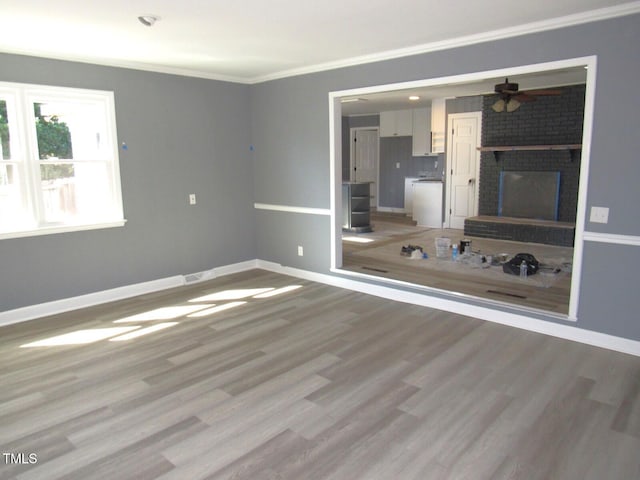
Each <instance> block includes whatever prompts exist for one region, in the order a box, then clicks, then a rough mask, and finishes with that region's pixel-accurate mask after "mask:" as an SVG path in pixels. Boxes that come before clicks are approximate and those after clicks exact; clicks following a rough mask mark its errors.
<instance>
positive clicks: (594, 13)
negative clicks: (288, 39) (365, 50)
mask: <svg viewBox="0 0 640 480" xmlns="http://www.w3.org/2000/svg"><path fill="white" fill-rule="evenodd" d="M636 13H640V1H634V2H630V3H625V4H623V5H616V6H613V7H606V8H600V9H596V10H590V11H587V12H582V13H576V14H573V15H566V16H564V17H558V18H552V19H549V20H541V21H538V22H531V23H525V24H523V25H517V26H514V27H509V28H502V29H498V30H492V31H489V32H483V33H478V34H474V35H465V36H462V37H456V38H451V39H447V40H442V41H438V42H431V43H425V44H422V45H416V46H413V47H408V48H401V49H396V50H388V51H385V52H380V53H375V54H371V55H363V56H359V57H352V58H347V59H343V60H337V61H334V62H326V63H320V64H316V65H312V66H309V67H301V68H294V69H290V70H283V71H281V72H277V73H274V74H270V75H263V76H260V77H255V78H253V79H251V80H249V81H248V82H247V83H250V84H256V83H262V82H267V81H271V80H278V79H281V78H287V77H293V76H297V75H307V74H310V73H318V72H323V71H326V70H334V69H337V68H345V67H353V66H356V65H363V64H366V63H373V62H380V61H384V60H393V59H395V58H402V57H409V56H411V55H419V54H423V53H429V52H437V51H440V50H448V49H451V48H458V47H466V46H469V45H474V44H477V43H483V42H491V41H495V40H503V39H506V38H511V37H517V36H521V35H527V34H531V33H538V32H544V31H547V30H555V29H558V28H565V27H571V26H574V25H581V24H584V23H590V22H597V21H600V20H607V19H610V18H616V17H624V16H627V15H633V14H636Z"/></svg>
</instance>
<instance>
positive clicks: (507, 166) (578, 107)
mask: <svg viewBox="0 0 640 480" xmlns="http://www.w3.org/2000/svg"><path fill="white" fill-rule="evenodd" d="M559 90H561V91H562V92H563V93H562V94H561V95H558V96H548V97H544V96H541V97H538V98H537V100H536V101H534V102H529V103H523V104H522V105H521V106H520V108H519V109H518V110H516V111H514V112H506V111H503V112H495V111H493V109H492V108H491V106H492V105H493V104H494V102H495V101H496V100H497V99H498V97H497V96H495V95H489V96H486V97H485V98H484V106H483V110H482V145H483V146H496V145H497V146H504V145H542V144H547V145H549V144H556V145H559V144H581V143H582V126H583V121H584V95H585V86H584V85H574V86H570V87H563V88H561V89H559ZM580 159H581V153H580V150H574V151H567V150H565V151H548V150H543V151H531V150H518V151H513V152H498V153H497V154H494V153H492V152H482V154H481V159H480V181H479V188H480V205H479V208H478V212H479V214H480V215H498V204H499V190H500V172H503V171H557V172H560V192H559V193H560V195H559V201H558V220H559V221H561V222H575V221H576V208H577V206H578V185H579V179H580Z"/></svg>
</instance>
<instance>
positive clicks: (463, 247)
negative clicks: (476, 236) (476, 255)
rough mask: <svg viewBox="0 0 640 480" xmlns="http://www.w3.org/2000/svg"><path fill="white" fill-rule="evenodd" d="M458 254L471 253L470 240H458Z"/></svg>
mask: <svg viewBox="0 0 640 480" xmlns="http://www.w3.org/2000/svg"><path fill="white" fill-rule="evenodd" d="M460 253H471V240H468V239H466V238H465V239H462V240H460Z"/></svg>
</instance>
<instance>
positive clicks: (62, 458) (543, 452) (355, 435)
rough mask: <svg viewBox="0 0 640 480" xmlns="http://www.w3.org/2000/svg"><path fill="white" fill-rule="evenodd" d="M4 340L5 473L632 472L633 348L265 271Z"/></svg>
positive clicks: (47, 324) (636, 410)
mask: <svg viewBox="0 0 640 480" xmlns="http://www.w3.org/2000/svg"><path fill="white" fill-rule="evenodd" d="M289 285H300V286H301V287H300V288H298V289H296V290H292V291H286V292H283V293H281V294H279V295H275V296H271V297H262V298H260V297H259V296H257V295H258V294H259V293H260V291H257V290H256V291H249V290H247V289H263V288H272V289H279V288H282V287H286V286H289ZM276 293H277V292H276ZM207 295H208V296H209V298H202V297H203V296H207ZM232 302H246V303H242V304H236V303H232ZM205 305H216V306H215V307H207V308H214V309H215V308H218V310H210V311H208V312H207V311H205V312H204V314H203V315H202V316H192V317H189V316H185V314H187V311H186V310H185V309H184V307H187V309H189V310H194V309H198V308H199V309H200V312H202V309H203V308H205ZM229 305H232V306H233V307H229ZM221 306H227V309H226V310H222V309H220V308H219V307H221ZM168 307H183V310H174V311H173V312H172V311H169V310H167V308H168ZM159 309H162V310H159ZM145 312H147V315H142V316H141V315H140V314H143V313H145ZM149 312H151V313H149ZM172 314H173V315H178V316H177V317H175V318H170V317H171V316H172ZM194 314H198V312H191V313H190V314H189V315H194ZM132 316H136V317H133V318H132ZM119 320H125V321H119ZM114 322H117V323H114ZM172 322H175V324H172V325H170V326H169V324H170V323H172ZM158 325H162V326H165V327H166V328H164V329H161V330H157V331H155V332H152V333H149V334H148V335H144V336H139V337H138V338H132V339H129V340H123V341H110V340H109V339H108V338H104V339H102V340H96V341H93V342H92V343H86V344H73V343H72V344H64V343H65V340H66V341H67V343H68V342H74V341H75V342H78V341H80V339H79V335H78V334H77V333H75V334H74V333H73V332H78V331H80V330H88V331H90V332H89V333H94V334H95V333H104V334H105V335H111V337H110V338H111V340H114V336H116V335H117V333H116V331H111V330H103V329H111V328H124V327H127V326H129V327H130V326H135V327H140V328H138V329H135V330H131V331H132V332H135V331H140V330H141V329H143V328H148V327H151V326H155V328H160V327H157V326H158ZM69 334H72V335H69ZM61 335H66V336H64V337H60V336H61ZM115 338H118V337H117V336H116V337H115ZM120 338H122V337H120ZM47 339H49V340H51V339H57V340H58V343H61V344H60V345H55V346H32V347H25V345H28V344H30V343H33V342H37V341H42V340H47ZM0 342H1V345H0V346H1V348H0V365H1V367H0V368H1V371H0V386H1V389H0V447H1V449H2V452H3V458H2V459H0V460H1V463H0V479H2V480H5V479H10V478H16V479H20V480H28V479H82V480H86V479H138V480H139V479H151V478H160V479H181V480H184V479H189V480H197V479H216V480H218V479H252V480H256V479H291V480H314V479H335V480H358V479H367V480H375V479H381V480H408V479H419V480H425V479H456V480H458V479H470V480H482V479H492V480H495V479H526V480H532V479H534V480H535V479H576V480H588V479H592V480H603V479H607V480H616V479H620V480H630V479H637V478H640V455H639V453H640V358H638V357H633V356H629V355H624V354H620V353H616V352H612V351H608V350H604V349H599V348H595V347H590V346H586V345H583V344H578V343H573V342H570V341H566V340H561V339H557V338H553V337H548V336H544V335H540V334H536V333H532V332H527V331H522V330H518V329H514V328H510V327H506V326H502V325H498V324H493V323H489V322H484V321H480V320H475V319H471V318H466V317H463V316H460V315H454V314H449V313H445V312H440V311H436V310H432V309H428V308H424V307H417V306H412V305H407V304H403V303H396V302H392V301H389V300H385V299H380V298H376V297H372V296H368V295H365V294H361V293H354V292H351V291H347V290H342V289H338V288H335V287H330V286H326V285H321V284H316V283H312V282H308V281H301V280H299V279H294V278H290V277H287V276H283V275H279V274H274V273H269V272H265V271H261V270H253V271H248V272H244V273H240V274H235V275H230V276H228V277H222V278H219V279H215V280H212V281H209V282H206V283H200V284H194V285H191V286H187V287H183V288H179V289H174V290H170V291H165V292H159V293H155V294H151V295H145V296H141V297H137V298H132V299H128V300H125V301H120V302H116V303H112V304H106V305H102V306H97V307H93V308H89V309H84V310H81V311H76V312H72V313H67V314H61V315H57V316H54V317H49V318H44V319H40V320H34V321H30V322H26V323H22V324H17V325H12V326H6V327H3V328H1V329H0ZM5 453H6V454H11V455H13V457H9V458H13V459H14V461H7V456H6V455H4V454H5ZM20 454H22V455H24V457H23V458H24V459H25V460H27V461H25V462H17V463H16V460H17V459H18V458H19V455H20ZM29 454H35V455H36V457H37V463H32V464H29V462H28V458H29V457H28V455H29Z"/></svg>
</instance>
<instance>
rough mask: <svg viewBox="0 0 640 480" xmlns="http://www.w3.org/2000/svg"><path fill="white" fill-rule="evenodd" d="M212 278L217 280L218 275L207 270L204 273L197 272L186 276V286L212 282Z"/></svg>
mask: <svg viewBox="0 0 640 480" xmlns="http://www.w3.org/2000/svg"><path fill="white" fill-rule="evenodd" d="M212 278H216V275H215V273H213V271H212V270H206V271H204V272H197V273H189V274H187V275H185V276H184V283H185V285H186V284H190V283H196V282H203V281H205V280H211V279H212Z"/></svg>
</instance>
